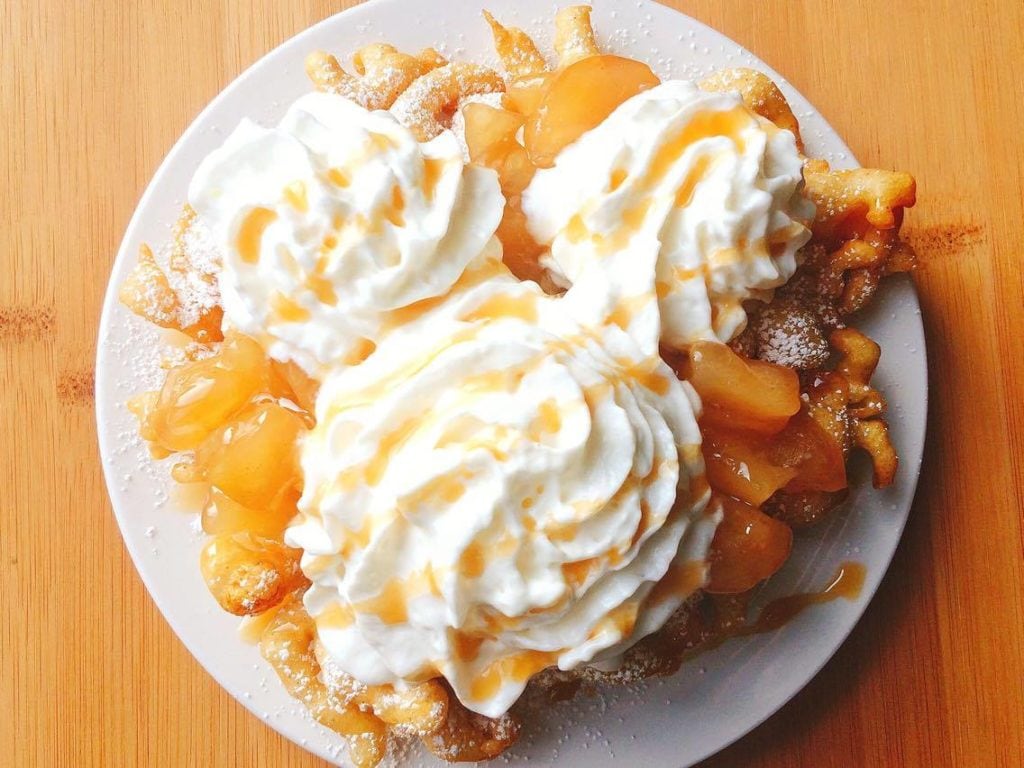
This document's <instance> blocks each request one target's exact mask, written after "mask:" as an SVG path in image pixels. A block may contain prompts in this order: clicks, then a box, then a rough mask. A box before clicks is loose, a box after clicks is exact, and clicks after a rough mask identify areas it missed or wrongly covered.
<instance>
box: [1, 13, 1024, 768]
mask: <svg viewBox="0 0 1024 768" xmlns="http://www.w3.org/2000/svg"><path fill="white" fill-rule="evenodd" d="M349 4H350V3H347V2H326V1H325V0H288V1H287V2H281V1H280V0H252V2H248V3H243V2H225V1H223V0H217V1H211V2H199V1H198V0H182V2H171V1H170V0H165V1H164V2H157V1H156V0H139V1H138V2H134V1H132V2H129V1H128V0H78V1H76V2H68V0H32V1H31V2H29V1H28V0H6V1H5V2H4V3H2V4H0V110H2V111H0V115H2V119H3V123H4V126H3V129H2V130H0V163H2V165H0V168H2V175H0V182H2V190H3V191H2V193H0V194H2V205H0V259H2V263H0V444H2V454H0V458H2V461H0V526H2V527H0V579H2V583H0V764H3V765H13V766H19V767H20V766H51V765H56V766H76V767H77V766H161V767H163V766H174V767H175V768H177V767H179V766H243V765H244V766H275V767H277V766H282V767H284V766H287V767H289V768H291V767H295V766H314V765H317V766H318V765H322V762H321V761H319V760H317V759H316V758H314V757H312V756H311V755H309V754H307V753H305V752H303V751H302V750H301V749H300V748H299V747H296V746H294V745H292V744H290V743H289V742H287V741H286V740H284V739H282V738H281V737H280V736H278V735H277V734H276V733H274V731H272V730H271V729H270V728H268V727H267V726H266V725H264V723H262V722H260V721H259V720H258V719H256V718H254V717H253V716H252V715H250V714H249V713H248V712H247V711H245V710H244V709H243V708H242V707H241V706H240V705H238V704H237V703H235V701H234V700H232V699H231V697H229V696H228V695H227V694H226V693H225V692H223V691H222V690H221V689H220V688H219V687H218V686H217V685H216V684H215V683H214V682H213V680H212V679H211V678H210V677H209V676H208V675H207V674H206V673H205V672H204V671H203V670H202V669H201V668H200V667H199V665H198V664H197V663H196V662H195V661H194V660H193V659H192V658H191V656H190V655H189V654H188V652H187V651H186V650H185V649H184V648H183V647H182V645H181V643H180V642H179V641H178V640H177V639H176V638H175V636H174V635H173V634H172V633H171V630H170V629H169V627H168V626H167V625H166V624H165V623H164V621H163V620H162V618H161V617H160V615H159V614H158V613H157V611H156V608H155V607H154V605H153V603H152V602H151V601H150V599H149V597H148V596H147V594H146V592H145V590H144V589H143V587H142V583H141V582H140V580H139V578H138V577H137V576H136V574H135V571H134V568H133V567H132V565H131V563H130V561H129V560H128V557H127V555H126V553H125V550H124V548H123V546H122V544H121V540H120V536H119V534H118V530H117V526H116V524H115V522H114V518H113V515H112V514H111V512H110V508H109V503H108V500H107V495H106V491H105V489H104V486H103V481H102V478H101V474H100V465H99V457H98V454H97V449H96V437H95V426H94V417H93V409H92V406H93V397H92V365H93V357H94V352H95V337H96V326H97V322H98V319H99V312H100V302H101V297H102V294H103V290H104V287H105V285H106V282H107V277H108V274H109V270H110V266H111V263H112V261H113V258H114V254H115V251H116V248H117V245H118V243H119V241H120V237H121V234H122V232H123V230H124V227H125V225H126V224H127V222H128V218H129V217H130V215H131V213H132V210H133V209H134V206H135V203H136V201H137V200H138V198H139V195H140V194H141V193H142V190H143V189H144V187H145V185H146V184H147V182H148V180H149V178H150V177H151V175H152V174H153V172H154V171H155V169H156V167H157V165H158V164H159V162H160V160H161V158H162V157H163V156H164V154H165V153H166V152H167V150H168V149H169V148H170V147H171V145H172V143H173V142H174V141H175V139H176V138H177V137H178V136H179V135H180V134H181V132H182V131H183V130H184V129H185V127H186V126H187V125H188V123H189V122H190V121H191V120H192V119H193V117H194V116H195V115H196V114H197V113H198V111H199V110H200V108H201V107H202V106H204V105H205V104H206V103H207V102H208V101H209V100H210V99H211V98H212V97H213V96H214V95H215V94H216V93H217V92H218V91H220V90H221V89H222V88H223V87H224V86H225V85H227V84H228V83H229V82H230V81H231V80H232V79H233V78H234V77H235V76H236V75H237V74H238V73H239V72H241V71H242V70H243V69H244V68H245V67H246V66H248V65H249V64H250V63H252V62H253V61H255V60H256V59H257V58H258V57H260V56H261V55H262V54H264V53H265V52H266V51H268V50H270V49H271V48H273V47H274V46H276V45H277V44H278V43H280V42H282V41H283V40H285V39H286V38H288V37H289V36H291V35H292V34H294V33H296V32H298V31H299V30H301V29H303V28H305V27H307V26H308V25H310V24H311V23H313V22H315V21H318V20H320V19H322V18H324V17H325V16H327V15H329V14H331V13H333V12H335V11H338V10H340V9H342V8H344V7H345V6H347V5H349ZM672 4H673V5H675V6H677V7H678V8H680V9H681V10H683V11H685V12H687V13H689V14H691V15H693V16H695V17H696V18H698V19H700V20H701V21H704V22H706V23H708V24H710V25H712V26H713V27H715V28H717V29H719V30H721V31H722V32H724V33H725V34H726V35H729V36H730V37H732V38H734V39H735V40H737V41H738V42H739V43H741V44H742V45H744V46H746V47H747V48H749V49H751V50H752V51H754V52H755V53H756V54H758V55H759V56H761V57H762V58H764V59H765V60H766V61H767V62H768V63H769V64H771V65H772V66H774V67H775V68H776V69H778V70H779V71H780V72H783V73H784V74H785V75H786V76H787V77H788V78H789V79H790V80H791V81H792V82H793V84H794V85H795V86H796V87H797V88H798V89H800V90H801V91H802V92H803V93H804V94H805V95H806V96H807V97H808V98H810V100H811V101H812V102H813V103H814V104H815V105H816V106H817V107H818V108H819V109H820V110H821V111H822V112H823V113H824V115H825V116H826V117H827V119H828V120H829V121H830V122H831V123H832V124H833V125H834V126H835V127H836V129H837V130H838V131H839V133H840V134H841V135H842V136H844V137H845V138H846V140H847V141H848V142H849V144H850V145H851V147H852V148H853V150H854V152H855V153H856V154H857V156H858V157H859V158H860V160H861V161H862V162H864V163H865V164H867V165H876V164H877V165H879V166H882V167H894V168H901V169H907V170H910V171H912V172H913V173H914V174H915V175H916V176H917V179H918V189H919V203H918V206H917V208H915V209H914V210H913V211H912V212H911V213H910V215H909V216H908V221H907V231H908V234H909V236H910V237H911V239H912V241H913V242H914V244H915V245H917V246H918V248H919V250H920V252H921V257H922V259H921V261H922V263H921V268H920V270H919V271H918V272H917V275H916V280H917V284H918V286H919V289H920V293H921V302H922V305H923V312H924V321H925V325H926V328H927V334H928V356H929V368H930V377H931V379H930V380H931V413H930V423H929V435H928V447H927V450H926V453H925V460H924V471H923V474H922V476H921V483H920V488H919V491H918V496H917V502H916V504H915V506H914V510H913V514H912V517H911V521H910V524H909V527H908V529H907V532H906V535H905V537H904V540H903V543H902V544H901V546H900V549H899V552H898V553H897V555H896V560H895V562H894V564H893V567H892V569H891V570H890V572H889V574H888V576H887V577H886V579H885V582H884V584H883V586H882V588H881V591H880V592H879V594H878V596H877V597H876V598H875V600H874V602H873V603H872V604H871V606H870V607H869V608H868V611H867V614H866V616H865V618H864V620H863V621H861V623H860V624H859V626H858V627H857V629H856V630H855V631H854V633H853V635H852V637H851V638H850V639H849V641H848V642H847V643H846V644H845V645H844V646H843V648H842V649H841V650H840V651H839V653H838V654H837V656H836V657H835V658H834V659H833V660H832V662H831V663H829V665H828V666H827V667H826V668H825V670H824V671H823V672H822V673H821V674H820V675H819V676H818V677H817V678H816V679H815V680H814V681H813V682H812V683H811V684H810V685H809V686H808V687H807V689H805V690H804V691H803V692H802V693H800V694H799V695H798V696H797V697H796V698H795V700H794V701H793V702H792V703H790V704H789V705H788V706H787V707H785V708H784V709H783V710H782V711H781V712H780V713H779V714H777V715H776V716H774V717H772V718H771V719H770V720H769V721H768V722H767V723H766V724H764V725H763V726H761V727H760V728H758V729H757V730H756V731H755V732H754V733H752V734H751V735H750V736H748V737H746V738H745V739H743V740H742V741H740V742H739V743H738V744H737V745H735V746H733V747H732V748H730V749H728V750H726V751H725V752H724V753H723V754H721V755H719V756H718V757H717V758H714V759H712V760H711V761H710V762H709V763H708V764H707V765H711V766H719V767H721V768H726V767H731V766H760V767H764V768H767V767H769V766H771V767H778V768H782V767H783V766H786V767H791V766H809V767H810V766H813V768H828V766H851V767H852V766H858V767H859V766H897V765H907V766H918V765H920V766H950V767H952V766H966V765H971V766H974V765H977V766H1007V767H1008V768H1017V766H1020V765H1022V764H1024V586H1022V584H1024V556H1022V548H1024V538H1022V513H1024V406H1022V399H1024V362H1022V360H1024V345H1022V344H1021V341H1020V339H1021V333H1022V326H1024V309H1022V308H1024V280H1022V254H1024V235H1022V231H1024V202H1022V201H1024V189H1022V183H1024V142H1022V138H1021V136H1022V126H1024V96H1022V94H1024V86H1022V68H1024V45H1022V40H1021V38H1022V30H1024V4H1022V3H1021V2H1020V1H1019V0H988V1H986V0H972V2H968V3H964V2H956V1H954V0H935V1H934V2H929V3H925V2H922V1H921V0H909V1H908V2H902V3H894V2H891V1H887V0H863V1H862V2H856V3H851V2H837V1H825V0H821V1H818V2H811V0H804V1H803V2H799V1H796V0H788V1H787V0H768V1H765V2H749V3H747V2H722V0H690V1H684V0H679V1H678V2H674V3H672ZM896 352H898V351H896Z"/></svg>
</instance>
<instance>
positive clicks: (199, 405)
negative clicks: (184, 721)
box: [129, 334, 314, 616]
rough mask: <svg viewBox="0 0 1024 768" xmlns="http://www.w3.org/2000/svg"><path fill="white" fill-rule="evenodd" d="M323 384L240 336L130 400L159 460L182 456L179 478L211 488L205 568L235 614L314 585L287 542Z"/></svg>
mask: <svg viewBox="0 0 1024 768" xmlns="http://www.w3.org/2000/svg"><path fill="white" fill-rule="evenodd" d="M313 387H314V385H313V384H312V383H311V382H310V381H309V380H308V379H307V378H305V376H304V375H303V374H302V373H301V371H299V370H298V369H295V368H294V367H292V366H285V365H282V364H279V363H277V362H274V361H271V360H269V359H268V358H267V357H266V356H265V355H264V353H263V350H262V348H261V347H260V346H259V344H257V343H256V342H255V341H253V340H252V339H250V338H247V337H245V336H241V335H237V334H233V335H229V336H228V337H227V338H226V339H225V341H224V342H223V343H222V344H220V345H218V346H217V347H216V349H215V350H214V351H213V352H212V354H210V355H209V356H206V357H201V358H199V359H193V360H187V361H185V362H184V363H181V364H179V365H177V366H175V367H173V368H171V369H170V370H169V371H168V374H167V378H166V379H165V381H164V385H163V387H161V389H160V390H159V391H156V392H147V393H145V394H143V395H140V396H139V397H137V398H135V399H134V400H133V401H132V402H131V403H130V404H129V407H130V408H131V410H132V411H133V412H134V413H135V414H136V416H137V417H138V418H139V421H140V430H139V431H140V433H141V434H142V436H143V437H145V438H146V439H147V440H148V441H149V442H150V446H151V450H152V451H153V452H154V454H155V455H157V456H170V455H174V454H181V455H180V456H179V460H178V462H177V463H176V464H175V465H174V467H173V468H172V477H173V478H174V479H175V480H176V481H178V482H180V483H199V484H202V486H203V487H204V488H205V493H206V502H205V504H204V506H203V512H202V518H201V520H202V525H203V530H204V531H205V532H206V533H208V534H210V535H211V537H212V538H211V539H210V540H209V542H208V543H207V544H206V546H205V547H204V548H203V551H202V554H201V558H200V568H201V571H202V574H203V577H204V579H205V581H206V584H207V586H208V587H209V589H210V592H211V594H212V595H213V596H214V598H215V599H216V600H217V602H218V603H219V604H220V605H221V607H222V608H224V610H226V611H228V612H230V613H233V614H236V615H239V616H242V615H256V614H259V613H263V612H264V611H266V610H268V609H269V608H272V607H274V606H276V605H278V604H279V603H280V602H281V601H282V600H283V599H284V598H285V596H286V595H288V594H289V593H290V592H292V591H293V590H294V589H296V588H297V587H300V586H302V585H303V584H304V583H305V577H304V576H303V575H302V573H301V571H300V570H299V556H300V554H301V553H300V552H299V551H298V550H296V549H293V548H291V547H288V546H285V544H284V543H283V541H282V538H283V532H284V529H285V527H286V526H287V524H288V522H289V521H290V520H291V518H292V517H293V516H294V515H295V513H296V508H295V505H296V502H297V501H298V498H299V495H300V493H301V490H302V487H301V472H300V471H299V467H298V461H297V456H296V443H297V441H298V439H299V437H300V436H301V435H302V434H303V433H304V432H306V430H307V429H308V428H309V426H310V424H311V419H310V417H309V415H308V414H307V413H306V412H305V411H304V410H303V409H302V407H301V406H300V405H299V403H308V402H309V401H310V399H311V393H312V389H313ZM187 452H191V455H190V454H189V453H187Z"/></svg>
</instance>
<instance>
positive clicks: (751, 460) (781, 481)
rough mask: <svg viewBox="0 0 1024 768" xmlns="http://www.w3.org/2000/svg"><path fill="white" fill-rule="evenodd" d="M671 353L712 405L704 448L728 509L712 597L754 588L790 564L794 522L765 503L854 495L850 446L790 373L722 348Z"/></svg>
mask: <svg viewBox="0 0 1024 768" xmlns="http://www.w3.org/2000/svg"><path fill="white" fill-rule="evenodd" d="M669 357H670V359H672V360H673V362H674V367H675V369H676V372H677V374H678V375H679V376H680V377H682V378H685V379H687V380H688V381H689V382H690V383H691V384H692V385H693V387H694V389H696V390H697V392H698V394H699V395H700V397H701V401H702V402H703V407H704V411H703V414H702V416H701V419H700V427H701V433H702V436H703V445H702V451H703V454H704V461H705V464H706V466H707V476H708V482H709V484H710V485H711V487H712V489H713V490H714V491H715V493H716V496H715V501H714V502H713V503H715V504H717V505H718V506H719V508H720V510H721V512H722V522H721V524H720V525H719V527H718V530H717V532H716V534H715V538H714V542H713V544H712V550H711V556H710V562H711V574H710V583H709V586H708V591H710V592H713V593H729V594H732V593H741V592H746V591H748V590H750V589H752V588H753V587H755V586H757V584H758V583H760V582H761V581H763V580H764V579H766V578H768V577H769V576H771V575H772V574H774V573H775V572H776V571H777V570H778V569H779V568H781V567H782V564H783V563H784V562H785V561H786V558H787V557H788V556H789V551H790V547H791V543H792V530H791V528H790V526H789V525H787V524H786V523H785V522H783V521H781V520H778V519H775V518H773V517H771V516H769V515H767V514H765V512H764V511H762V507H764V506H766V505H767V504H768V502H769V500H772V499H773V498H776V497H777V495H778V494H780V493H782V494H798V493H806V492H812V493H825V492H829V493H831V492H837V491H841V490H843V489H845V488H846V465H845V455H844V451H843V444H842V442H841V441H840V439H839V436H838V435H836V434H834V433H832V432H830V431H828V430H827V429H826V428H825V427H823V426H822V424H821V423H819V420H818V419H817V418H815V412H814V411H813V403H814V401H813V400H811V399H810V398H804V397H802V395H801V391H800V379H799V377H798V376H797V375H796V373H795V372H794V371H792V370H791V369H789V368H785V367H783V366H779V365H774V364H772V363H767V362H764V361H760V360H750V359H747V358H745V357H743V356H742V355H740V354H738V353H737V352H735V351H734V350H733V349H731V348H730V347H729V346H727V345H725V344H719V343H716V342H697V343H696V344H693V345H692V346H691V347H690V348H689V349H688V350H687V352H686V354H685V355H679V354H678V353H676V354H673V353H671V351H669Z"/></svg>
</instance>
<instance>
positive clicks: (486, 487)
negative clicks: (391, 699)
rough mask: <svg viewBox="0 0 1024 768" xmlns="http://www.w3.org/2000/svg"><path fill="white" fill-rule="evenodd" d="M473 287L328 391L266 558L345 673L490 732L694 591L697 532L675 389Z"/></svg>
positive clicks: (568, 324) (618, 648)
mask: <svg viewBox="0 0 1024 768" xmlns="http://www.w3.org/2000/svg"><path fill="white" fill-rule="evenodd" d="M490 269H492V270H494V271H495V274H493V275H492V276H491V277H489V278H488V279H487V280H485V281H480V282H478V283H477V284H475V285H471V286H469V287H467V288H465V290H457V291H455V292H454V293H453V294H452V295H451V296H449V298H448V299H447V300H446V301H445V302H444V303H443V304H441V305H439V306H437V307H435V308H433V309H432V310H430V311H429V312H428V313H427V314H425V315H423V316H422V317H421V318H420V320H419V321H418V322H415V323H409V324H407V325H405V326H403V327H401V328H398V329H396V330H395V331H394V332H393V333H391V334H389V335H388V336H387V338H386V339H384V341H383V342H382V343H381V344H380V346H379V347H378V348H377V351H376V353H375V354H374V355H372V356H371V357H370V358H369V359H367V360H366V361H365V362H364V363H362V364H361V365H359V366H354V367H347V368H338V369H335V370H333V371H332V372H330V373H329V374H328V376H327V377H326V378H325V380H324V381H323V384H322V387H321V390H320V394H319V397H318V399H317V405H316V417H317V424H316V427H315V428H314V429H313V431H312V432H311V433H310V435H309V436H308V438H307V439H306V441H305V443H304V445H303V447H302V456H301V463H302V469H303V473H304V477H305V489H304V493H303V496H302V499H301V501H300V504H299V508H300V515H299V517H298V518H297V520H296V521H295V523H294V524H293V526H292V527H291V528H289V530H288V532H287V534H286V536H287V539H286V540H287V542H288V543H289V544H290V545H292V546H297V547H301V548H302V549H303V550H304V551H305V554H304V556H303V559H302V567H303V570H304V572H305V573H306V575H307V576H308V577H309V578H310V579H311V580H312V586H311V587H310V589H309V590H308V592H307V594H306V598H305V599H306V606H307V608H308V610H309V612H310V614H311V615H312V616H313V617H314V619H315V620H316V622H317V628H318V635H319V638H320V640H321V642H322V643H323V645H324V646H325V648H326V649H327V651H328V653H329V654H330V656H331V658H332V659H333V660H334V661H335V662H336V664H337V665H339V666H340V667H341V668H342V669H343V670H344V671H345V672H347V673H348V674H350V675H352V676H353V677H355V678H356V679H358V680H360V681H362V682H364V683H367V684H380V683H392V684H399V685H401V684H404V683H406V682H415V681H419V680H423V679H427V678H430V677H434V676H437V675H443V676H444V677H445V678H446V679H447V680H448V682H449V683H450V684H451V686H452V688H453V690H454V691H455V693H456V695H457V696H458V697H459V699H460V700H461V701H462V702H463V703H464V704H465V705H466V706H468V707H469V708H471V709H473V710H474V711H476V712H479V713H481V714H484V715H487V716H491V717H496V716H498V715H500V714H502V713H503V712H505V711H506V710H507V709H508V707H509V706H511V704H512V703H513V702H514V701H515V700H516V699H517V698H518V697H519V695H520V694H521V692H522V691H523V689H524V687H525V686H526V684H527V682H528V680H529V678H530V677H531V676H532V675H534V674H536V673H537V672H539V671H541V670H542V669H544V668H546V667H548V666H553V665H557V666H558V667H560V668H562V669H571V668H573V667H575V666H577V665H579V664H581V663H585V662H593V661H600V660H604V659H607V658H609V657H613V656H615V655H617V654H620V653H621V652H622V651H623V650H624V649H625V648H626V647H628V646H629V645H631V644H632V643H634V642H636V641H637V640H638V639H640V638H642V637H643V636H645V635H647V634H649V633H651V632H653V631H655V630H656V629H658V628H659V627H660V626H662V624H663V623H664V622H665V620H666V619H667V618H668V616H669V615H670V614H671V613H672V612H673V611H674V610H675V609H676V608H677V607H678V606H679V605H680V603H681V602H682V601H683V600H684V599H685V598H687V597H688V596H689V595H690V594H692V593H693V592H694V591H695V590H696V589H698V588H699V587H701V586H702V585H703V583H704V581H705V576H706V562H705V557H706V554H707V550H708V547H709V545H710V541H711V538H712V536H713V534H714V528H715V524H716V522H717V520H716V518H715V517H714V515H706V514H705V512H704V507H705V505H706V503H707V498H708V495H709V492H708V486H707V483H706V481H705V479H704V474H703V470H704V467H703V461H702V458H701V454H700V432H699V430H698V427H697V422H696V419H695V415H694V414H695V410H697V409H698V408H699V404H698V401H697V398H696V395H695V393H694V392H693V390H692V389H691V388H690V386H689V385H688V384H686V383H683V382H680V381H678V380H677V379H676V377H675V376H674V375H673V372H672V371H671V369H669V368H668V366H667V365H665V363H664V362H662V361H661V359H660V358H658V357H657V356H656V355H655V356H651V355H647V354H645V353H644V352H642V351H641V350H640V349H639V347H638V346H637V345H636V343H635V341H634V340H633V339H632V338H631V337H630V336H629V335H627V334H626V333H624V332H623V331H622V330H621V329H619V328H617V327H615V326H604V327H595V328H592V329H585V328H583V327H581V326H579V325H578V324H577V323H576V322H575V320H572V319H570V317H569V316H568V315H567V314H566V313H565V312H564V311H563V304H562V303H561V301H560V300H558V299H553V298H551V297H548V296H545V295H544V294H542V293H541V292H540V291H539V290H538V289H537V287H536V286H535V285H534V284H532V283H528V282H527V283H519V282H518V281H516V280H515V279H514V278H512V277H511V275H510V274H509V273H508V272H507V271H505V270H504V267H502V266H501V265H500V263H497V262H495V263H492V264H491V266H490Z"/></svg>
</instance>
